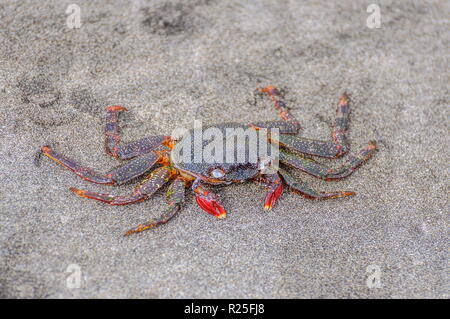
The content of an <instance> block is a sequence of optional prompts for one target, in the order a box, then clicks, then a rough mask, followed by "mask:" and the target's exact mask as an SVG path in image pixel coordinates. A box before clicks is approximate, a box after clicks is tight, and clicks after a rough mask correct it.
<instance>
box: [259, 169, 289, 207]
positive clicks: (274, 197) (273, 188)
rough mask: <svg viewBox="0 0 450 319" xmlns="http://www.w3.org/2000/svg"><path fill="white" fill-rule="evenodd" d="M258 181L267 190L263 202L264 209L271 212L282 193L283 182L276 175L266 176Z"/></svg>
mask: <svg viewBox="0 0 450 319" xmlns="http://www.w3.org/2000/svg"><path fill="white" fill-rule="evenodd" d="M258 181H259V182H260V183H262V184H263V185H264V186H266V188H267V189H268V191H267V195H266V198H265V200H264V209H265V210H271V209H272V208H273V206H274V205H275V203H276V202H277V201H278V199H279V198H280V197H281V194H282V193H283V181H282V180H281V178H280V176H278V174H266V175H263V176H261V177H260V178H259V179H258Z"/></svg>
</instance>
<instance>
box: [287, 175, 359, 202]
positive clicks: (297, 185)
mask: <svg viewBox="0 0 450 319" xmlns="http://www.w3.org/2000/svg"><path fill="white" fill-rule="evenodd" d="M278 172H279V173H280V174H281V176H282V177H283V179H284V181H285V182H286V184H287V185H288V186H289V187H290V188H292V189H293V190H294V191H296V192H298V193H300V194H302V195H303V196H305V197H307V198H310V199H330V198H338V197H347V196H352V195H355V194H356V193H354V192H345V191H337V192H319V191H316V190H314V189H312V188H310V187H309V186H308V185H307V184H306V183H304V182H302V181H301V180H298V179H296V178H295V177H294V176H292V175H291V174H289V173H288V172H287V171H285V170H284V169H281V168H280V170H279V171H278Z"/></svg>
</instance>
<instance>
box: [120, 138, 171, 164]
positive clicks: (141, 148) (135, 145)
mask: <svg viewBox="0 0 450 319" xmlns="http://www.w3.org/2000/svg"><path fill="white" fill-rule="evenodd" d="M170 143H171V137H170V136H165V135H154V136H148V137H143V138H141V139H139V140H136V141H133V142H129V143H125V144H123V145H119V147H118V150H117V154H116V155H117V156H116V157H118V158H120V159H122V160H127V159H130V158H133V157H136V156H141V155H143V154H147V153H149V152H151V151H153V150H155V149H158V148H159V147H161V145H169V144H170Z"/></svg>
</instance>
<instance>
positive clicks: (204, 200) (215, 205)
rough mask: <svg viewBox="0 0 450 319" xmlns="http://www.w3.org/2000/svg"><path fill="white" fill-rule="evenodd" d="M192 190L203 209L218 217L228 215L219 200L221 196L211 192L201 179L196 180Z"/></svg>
mask: <svg viewBox="0 0 450 319" xmlns="http://www.w3.org/2000/svg"><path fill="white" fill-rule="evenodd" d="M192 191H193V192H194V193H195V200H196V201H197V204H198V206H200V208H201V209H203V210H204V211H205V212H207V213H208V214H211V215H213V216H215V217H217V218H225V217H226V215H227V213H226V211H225V208H223V206H222V205H221V204H220V202H219V196H217V195H216V194H214V193H213V192H211V190H210V189H209V187H208V186H206V185H205V184H204V183H203V182H202V180H201V179H196V180H195V181H194V183H193V184H192Z"/></svg>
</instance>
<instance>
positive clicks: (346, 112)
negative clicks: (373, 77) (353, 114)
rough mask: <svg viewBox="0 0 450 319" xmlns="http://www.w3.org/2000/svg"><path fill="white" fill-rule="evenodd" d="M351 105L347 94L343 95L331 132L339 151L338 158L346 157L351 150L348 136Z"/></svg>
mask: <svg viewBox="0 0 450 319" xmlns="http://www.w3.org/2000/svg"><path fill="white" fill-rule="evenodd" d="M349 104H350V100H349V98H348V95H347V93H344V94H342V96H341V98H340V99H339V103H338V105H337V107H336V117H335V118H334V126H333V130H332V131H331V138H332V139H333V142H334V143H335V144H336V145H337V147H338V150H339V153H338V154H337V156H338V157H339V156H342V155H344V154H345V153H347V152H348V150H349V146H348V142H347V136H346V133H347V130H348V123H349V119H350V105H349Z"/></svg>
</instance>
